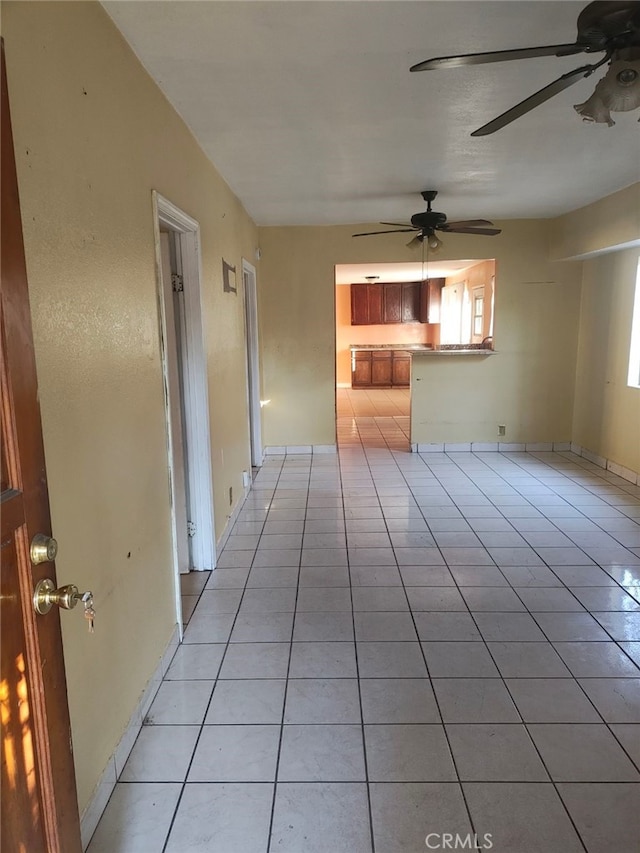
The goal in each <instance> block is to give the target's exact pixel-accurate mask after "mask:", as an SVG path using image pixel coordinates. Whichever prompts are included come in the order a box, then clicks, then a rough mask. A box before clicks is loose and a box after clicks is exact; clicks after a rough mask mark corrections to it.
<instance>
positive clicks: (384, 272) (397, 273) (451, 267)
mask: <svg viewBox="0 0 640 853" xmlns="http://www.w3.org/2000/svg"><path fill="white" fill-rule="evenodd" d="M480 260H482V259H480ZM477 263H479V260H469V261H438V260H436V261H433V260H430V261H429V263H428V265H425V264H423V263H411V264H336V267H335V273H336V284H355V283H356V282H365V281H366V280H367V276H371V275H376V276H378V277H379V279H380V281H421V280H422V279H424V278H426V277H427V276H428V277H429V278H448V277H449V276H452V275H454V274H455V273H459V272H462V270H465V269H467V267H472V266H473V265H474V264H477Z"/></svg>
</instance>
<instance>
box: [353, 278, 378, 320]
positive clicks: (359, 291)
mask: <svg viewBox="0 0 640 853" xmlns="http://www.w3.org/2000/svg"><path fill="white" fill-rule="evenodd" d="M383 322H384V320H383V294H382V288H381V286H380V285H379V284H352V285H351V325H352V326H376V325H380V323H383Z"/></svg>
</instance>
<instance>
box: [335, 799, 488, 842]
mask: <svg viewBox="0 0 640 853" xmlns="http://www.w3.org/2000/svg"><path fill="white" fill-rule="evenodd" d="M370 791H371V816H372V820H373V836H374V839H375V845H376V850H378V851H383V853H414V851H415V853H418V851H422V850H425V849H428V848H427V847H426V839H429V843H430V844H432V845H434V847H433V849H438V847H436V846H435V845H439V843H440V842H441V840H442V837H443V835H444V833H449V834H450V835H451V837H452V838H454V837H455V836H456V835H457V836H459V837H461V838H466V837H467V836H471V835H472V829H471V824H470V823H469V816H468V814H467V809H466V807H465V803H464V799H463V797H462V792H461V789H460V785H459V784H457V783H452V782H438V783H428V782H427V783H415V782H414V783H404V784H399V783H395V784H394V783H372V784H371V785H370ZM348 853H359V851H356V850H355V849H354V850H353V851H351V850H350V851H348Z"/></svg>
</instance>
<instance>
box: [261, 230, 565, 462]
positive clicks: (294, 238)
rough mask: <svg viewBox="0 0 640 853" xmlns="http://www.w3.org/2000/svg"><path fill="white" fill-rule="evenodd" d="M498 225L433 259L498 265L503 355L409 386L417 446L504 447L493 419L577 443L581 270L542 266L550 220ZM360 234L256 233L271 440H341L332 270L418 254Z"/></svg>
mask: <svg viewBox="0 0 640 853" xmlns="http://www.w3.org/2000/svg"><path fill="white" fill-rule="evenodd" d="M499 224H500V226H501V227H502V229H503V233H502V234H501V235H500V236H498V237H491V238H485V237H474V236H467V235H449V236H448V237H447V239H446V240H445V241H444V242H445V244H444V246H443V247H442V249H441V250H440V251H439V253H438V259H439V260H440V259H442V260H455V259H463V258H478V257H479V256H482V254H483V253H485V252H486V253H487V255H489V256H490V257H492V258H495V260H496V301H495V347H496V349H497V350H498V351H499V352H498V354H497V355H494V356H491V357H489V358H486V359H479V360H478V361H470V360H459V361H457V362H455V363H454V364H453V365H451V366H450V365H449V362H450V360H449V359H447V360H446V362H447V363H446V364H445V362H444V361H440V360H438V361H436V360H435V359H431V360H429V361H428V370H429V372H428V374H427V377H428V381H427V377H425V378H424V379H421V381H422V383H423V384H422V385H421V386H416V385H415V383H414V386H413V390H414V393H413V400H412V440H413V441H414V442H421V443H427V442H432V441H435V442H439V441H444V440H445V438H446V440H447V441H471V440H473V441H497V440H498V438H497V425H498V423H504V424H506V425H507V436H506V440H508V441H514V442H515V441H569V440H570V439H571V424H572V417H573V392H574V378H575V364H576V362H575V352H576V342H577V328H578V314H579V304H580V301H579V300H580V278H579V273H580V269H579V264H572V263H552V262H549V261H548V260H547V257H548V240H549V226H548V223H547V222H545V221H544V220H528V221H523V220H513V221H510V222H502V223H499ZM365 230H367V228H365V227H364V226H362V227H361V226H360V225H357V226H356V225H350V226H334V227H323V228H311V227H309V228H303V227H297V228H261V229H260V243H261V246H262V249H263V254H262V292H261V296H262V302H261V317H260V319H261V326H262V329H263V337H262V346H263V363H264V395H265V397H267V398H271V403H270V404H269V406H267V407H266V408H265V409H264V410H263V411H264V429H265V444H267V445H282V444H329V443H332V442H333V441H334V440H335V425H334V398H335V388H334V373H335V357H334V292H335V288H334V286H333V276H334V265H335V264H338V263H339V264H344V263H375V262H402V261H412V260H415V259H416V258H415V256H414V255H413V253H412V252H411V250H408V249H407V248H406V246H405V245H404V243H403V242H402V241H401V240H398V239H397V237H396V235H384V236H380V237H375V238H373V237H372V238H370V239H368V240H358V241H356V240H353V239H352V237H351V235H352V234H353V233H355V232H356V231H365ZM368 230H371V229H370V228H369V229H368ZM427 274H428V270H427ZM418 358H420V357H418ZM422 360H423V361H424V364H425V367H424V369H425V370H426V369H427V359H426V358H423V359H422ZM417 363H418V361H417V360H416V364H417ZM414 374H415V371H414ZM426 386H428V388H427V387H426ZM417 387H421V388H422V391H420V390H417ZM469 395H471V397H472V398H473V400H474V405H473V406H470V405H469V399H470V397H469Z"/></svg>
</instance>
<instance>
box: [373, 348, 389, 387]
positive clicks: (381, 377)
mask: <svg viewBox="0 0 640 853" xmlns="http://www.w3.org/2000/svg"><path fill="white" fill-rule="evenodd" d="M371 384H372V385H382V386H384V387H388V386H389V385H392V384H393V352H392V351H391V350H390V349H387V350H373V352H372V353H371Z"/></svg>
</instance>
